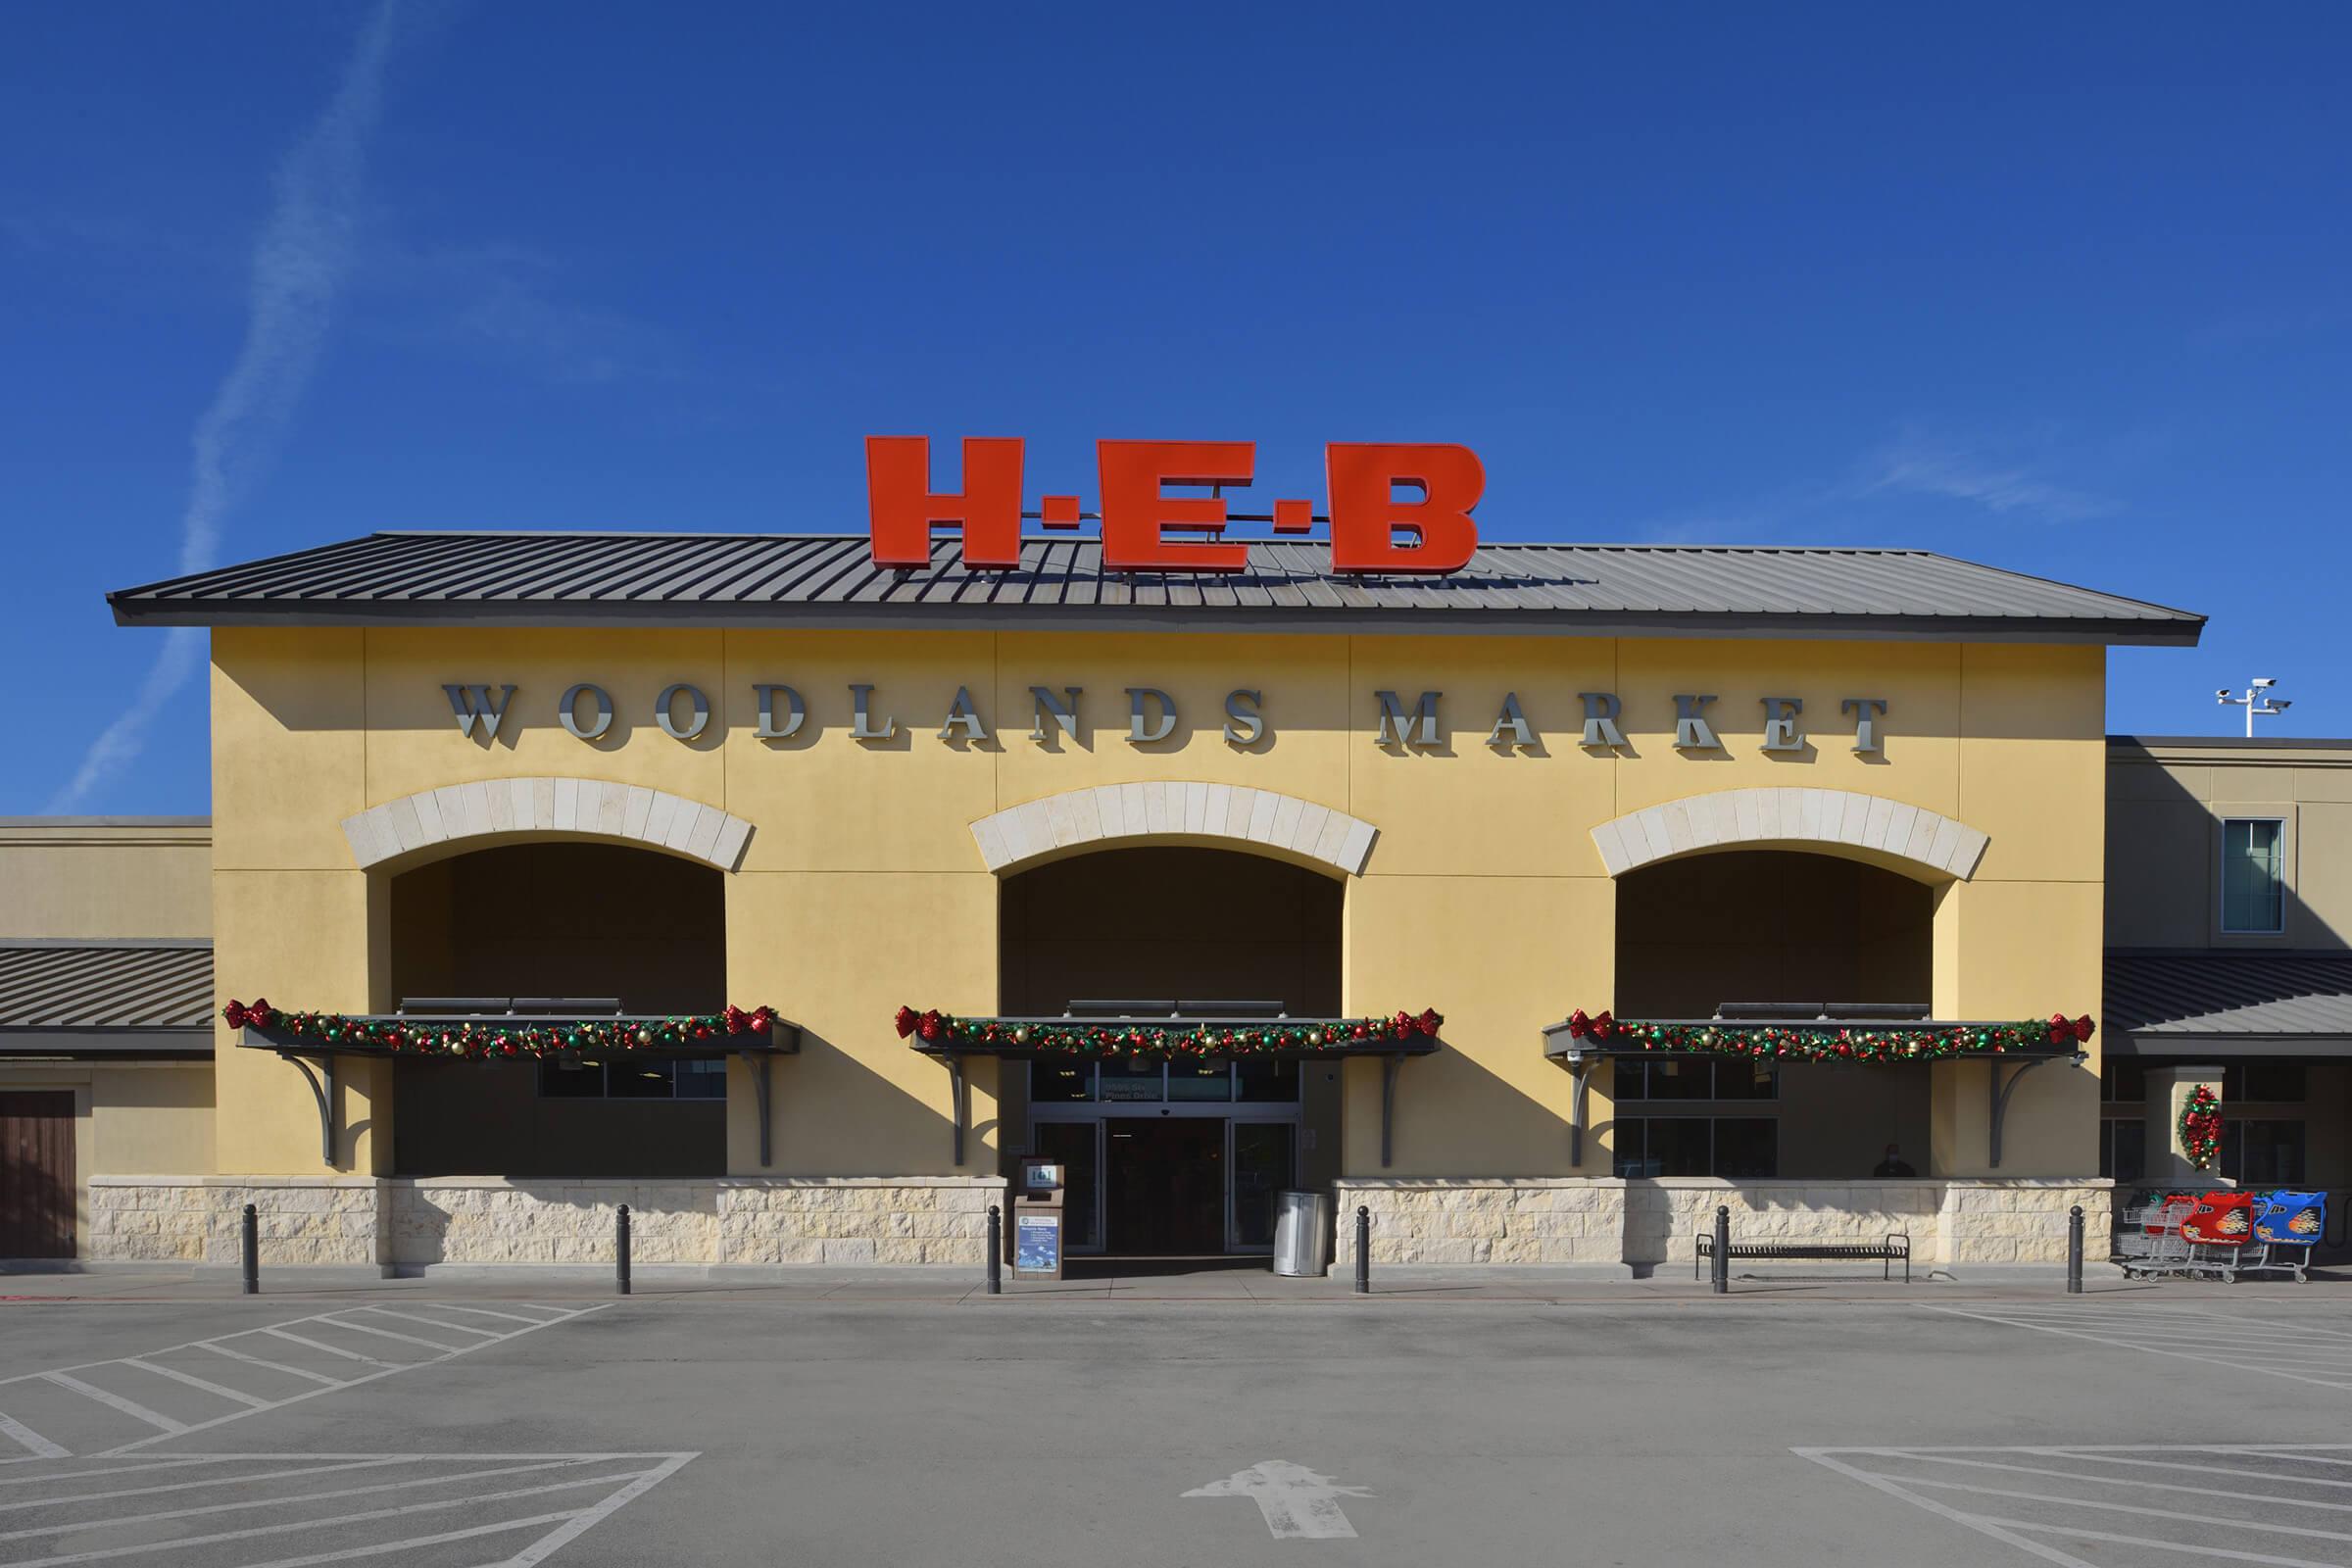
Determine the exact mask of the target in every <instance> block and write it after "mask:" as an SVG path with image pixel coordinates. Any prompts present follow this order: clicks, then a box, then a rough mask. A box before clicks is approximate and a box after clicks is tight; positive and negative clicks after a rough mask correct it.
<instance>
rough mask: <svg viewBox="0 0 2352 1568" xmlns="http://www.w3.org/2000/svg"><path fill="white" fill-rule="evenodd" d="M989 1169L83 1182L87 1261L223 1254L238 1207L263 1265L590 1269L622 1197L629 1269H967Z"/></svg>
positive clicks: (989, 1198) (976, 1256) (974, 1253)
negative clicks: (250, 1224) (251, 1221)
mask: <svg viewBox="0 0 2352 1568" xmlns="http://www.w3.org/2000/svg"><path fill="white" fill-rule="evenodd" d="M1004 1192H1005V1184H1004V1182H1003V1181H1001V1180H999V1179H997V1178H994V1177H980V1176H903V1177H807V1178H790V1177H775V1178H761V1177H727V1178H722V1179H720V1180H716V1181H710V1180H704V1181H619V1180H615V1181H519V1180H509V1179H507V1178H503V1177H490V1176H445V1177H387V1178H375V1177H364V1176H363V1177H349V1176H346V1177H291V1176H288V1177H232V1176H139V1177H121V1176H117V1177H108V1176H100V1177H93V1178H92V1179H91V1182H90V1234H89V1238H88V1246H87V1247H86V1248H85V1249H84V1254H85V1256H87V1257H89V1258H91V1259H93V1260H136V1261H175V1262H189V1263H234V1262H236V1261H237V1227H238V1220H239V1214H240V1211H241V1210H242V1208H243V1205H245V1204H246V1203H252V1204H254V1205H255V1207H256V1209H257V1210H258V1214H259V1218H260V1224H261V1239H262V1253H263V1256H264V1257H265V1258H266V1259H267V1260H268V1261H270V1262H271V1263H281V1264H282V1263H342V1264H354V1263H357V1264H370V1263H372V1264H424V1263H602V1262H606V1261H609V1260H610V1259H611V1257H612V1255H613V1217H614V1212H615V1210H616V1209H617V1208H618V1207H619V1205H621V1204H622V1203H626V1204H628V1205H629V1230H630V1255H631V1257H632V1258H633V1259H634V1260H635V1261H637V1262H640V1263H968V1264H971V1265H973V1266H975V1267H976V1266H978V1265H979V1263H980V1262H981V1260H982V1256H983V1254H984V1252H985V1250H986V1245H987V1243H986V1239H987V1232H988V1219H987V1214H988V1205H989V1204H990V1203H992V1202H1001V1201H1003V1197H1004Z"/></svg>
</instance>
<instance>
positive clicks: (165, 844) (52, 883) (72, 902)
mask: <svg viewBox="0 0 2352 1568" xmlns="http://www.w3.org/2000/svg"><path fill="white" fill-rule="evenodd" d="M212 932H213V833H212V823H211V820H210V819H209V818H206V817H201V816H149V817H123V816H107V817H79V816H4V817H0V939H5V938H10V937H40V938H49V939H54V940H60V941H63V940H69V939H76V938H78V939H82V940H88V941H104V940H109V939H115V940H120V939H123V938H129V937H205V936H210V935H212Z"/></svg>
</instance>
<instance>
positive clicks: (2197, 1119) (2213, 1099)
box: [2180, 1084, 2222, 1170]
mask: <svg viewBox="0 0 2352 1568" xmlns="http://www.w3.org/2000/svg"><path fill="white" fill-rule="evenodd" d="M2180 1152H2181V1153H2183V1154H2185V1155H2186V1156H2187V1157H2188V1162H2189V1163H2190V1164H2191V1165H2194V1166H2195V1167H2196V1168H2197V1169H2199V1170H2210V1169H2212V1168H2213V1162H2214V1161H2215V1160H2217V1159H2219V1158H2220V1157H2221V1155H2222V1097H2221V1096H2219V1095H2217V1094H2215V1093H2214V1092H2213V1085H2211V1084H2199V1085H2197V1086H2196V1087H2195V1088H2193V1089H2191V1090H2190V1091H2189V1092H2188V1098H2187V1099H2186V1100H2184V1101H2182V1102H2181V1103H2180Z"/></svg>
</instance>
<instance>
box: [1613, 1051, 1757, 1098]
mask: <svg viewBox="0 0 2352 1568" xmlns="http://www.w3.org/2000/svg"><path fill="white" fill-rule="evenodd" d="M1780 1093H1781V1089H1780V1069H1779V1068H1778V1067H1775V1066H1773V1065H1772V1064H1771V1063H1769V1062H1762V1061H1748V1060H1731V1059H1726V1060H1720V1061H1718V1060H1715V1059H1713V1058H1709V1057H1699V1058H1694V1059H1688V1060H1678V1061H1627V1060H1620V1061H1619V1062H1618V1063H1617V1088H1616V1097H1617V1098H1618V1099H1619V1100H1778V1099H1779V1098H1780Z"/></svg>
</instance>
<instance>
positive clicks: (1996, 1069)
mask: <svg viewBox="0 0 2352 1568" xmlns="http://www.w3.org/2000/svg"><path fill="white" fill-rule="evenodd" d="M2065 1059H2067V1058H2065V1057H2061V1056H2032V1057H2029V1058H2027V1059H2026V1060H2024V1061H2021V1062H2019V1063H2018V1066H2017V1071H2015V1072H2013V1073H2010V1074H2009V1075H2008V1076H2007V1077H2006V1078H2004V1077H2002V1075H2001V1058H2000V1057H1998V1056H1994V1057H1992V1058H1990V1059H1989V1060H1987V1061H1986V1062H1985V1066H1986V1067H1988V1068H1990V1069H1991V1077H1990V1078H1989V1079H1987V1080H1986V1086H1987V1087H1988V1088H1989V1089H1990V1090H1991V1091H1992V1124H1991V1126H1990V1127H1989V1128H1988V1129H1987V1134H1986V1136H1987V1138H1988V1139H1989V1141H1990V1144H1991V1148H1990V1151H1989V1152H1990V1153H1991V1156H1992V1158H1991V1160H1990V1164H1991V1167H1992V1168H1993V1169H1994V1170H1999V1169H2000V1168H2001V1123H2002V1122H2003V1121H2004V1120H2005V1119H2007V1117H2008V1115H2009V1097H2010V1096H2011V1095H2013V1094H2015V1093H2017V1081H2018V1080H2019V1079H2020V1078H2023V1077H2024V1076H2025V1075H2026V1074H2028V1073H2030V1072H2032V1071H2033V1070H2034V1068H2036V1067H2038V1066H2040V1065H2041V1064H2042V1063H2043V1062H2045V1061H2062V1060H2065ZM2073 1059H2075V1060H2078V1061H2080V1060H2081V1059H2082V1058H2081V1057H2080V1056H2078V1057H2075V1058H2073Z"/></svg>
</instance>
